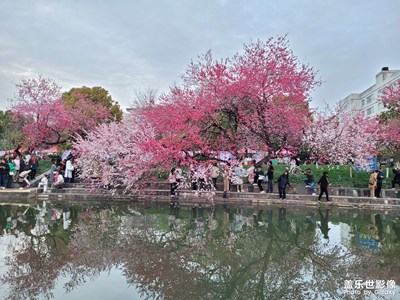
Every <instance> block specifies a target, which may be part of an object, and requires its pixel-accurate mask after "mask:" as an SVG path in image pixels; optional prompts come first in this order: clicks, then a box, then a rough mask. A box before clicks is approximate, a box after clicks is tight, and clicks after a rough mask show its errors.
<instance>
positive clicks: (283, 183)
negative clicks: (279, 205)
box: [277, 171, 290, 200]
mask: <svg viewBox="0 0 400 300" xmlns="http://www.w3.org/2000/svg"><path fill="white" fill-rule="evenodd" d="M277 182H278V190H279V198H280V199H281V200H285V199H286V187H287V186H290V182H289V172H288V171H285V172H284V173H283V174H282V175H281V176H279V177H278V180H277Z"/></svg>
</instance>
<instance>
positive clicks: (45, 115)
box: [11, 75, 110, 147]
mask: <svg viewBox="0 0 400 300" xmlns="http://www.w3.org/2000/svg"><path fill="white" fill-rule="evenodd" d="M16 86H17V89H18V94H17V95H16V96H15V97H14V99H12V101H11V111H12V113H13V117H14V120H15V121H16V122H17V124H19V125H20V127H21V131H22V134H23V136H22V139H23V141H22V142H23V144H25V145H26V146H28V147H35V146H39V145H40V146H46V145H57V144H62V143H65V142H66V141H69V140H70V138H71V136H72V134H74V133H75V132H84V131H87V130H89V129H91V128H93V127H94V126H96V125H97V124H99V123H101V122H104V120H108V119H109V117H110V114H109V112H108V111H107V109H106V108H104V107H102V106H101V105H99V104H95V103H93V102H91V101H88V100H87V99H85V98H84V97H79V95H76V96H77V97H78V98H77V101H76V103H74V104H73V105H66V104H65V102H64V101H63V100H62V99H61V87H60V86H59V85H58V84H57V83H56V82H55V81H54V80H52V79H49V78H44V77H43V76H41V75H39V77H38V78H32V79H23V80H22V81H21V83H20V84H17V85H16Z"/></svg>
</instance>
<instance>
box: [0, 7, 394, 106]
mask: <svg viewBox="0 0 400 300" xmlns="http://www.w3.org/2000/svg"><path fill="white" fill-rule="evenodd" d="M399 12H400V1H399V0H380V1H377V0H362V1H361V0H351V1H345V0H281V1H275V0H248V1H245V0H243V1H238V0H237V1H229V0H219V1H217V0H216V1H211V0H181V1H178V0H169V1H167V0H165V1H163V0H159V1H155V0H153V1H151V0H143V1H136V0H112V1H111V0H110V1H106V0H103V1H100V0H97V1H95V0H81V1H75V0H57V1H56V0H54V1H50V0H35V1H34V0H1V1H0V109H4V108H7V107H8V106H9V102H8V101H7V99H9V98H12V97H13V95H14V93H15V92H16V89H15V84H16V83H18V82H20V81H21V79H22V78H31V77H36V76H37V75H38V74H42V75H43V76H44V77H49V78H53V79H54V80H55V81H56V82H57V83H59V84H60V85H61V86H62V88H63V90H68V89H70V88H71V87H81V86H83V85H85V86H90V87H92V86H101V87H104V88H105V89H107V90H108V91H109V92H110V94H111V96H112V97H113V99H114V100H115V101H118V102H119V103H120V104H121V106H122V107H123V108H126V107H129V105H130V103H132V99H133V97H134V95H135V91H140V90H141V91H143V90H145V89H147V88H151V89H156V90H158V91H159V92H165V91H168V87H170V86H172V85H173V84H174V83H178V84H179V83H180V75H181V74H182V73H183V72H184V71H185V69H186V66H187V65H188V63H189V62H190V60H191V59H196V57H197V56H198V55H200V54H203V53H205V52H206V51H207V50H209V49H211V50H212V51H213V55H214V57H215V58H225V57H230V56H232V55H233V54H234V53H236V52H238V51H241V50H242V48H243V44H244V43H249V42H250V41H251V40H256V39H262V40H266V39H267V38H269V37H276V36H278V35H286V34H287V38H288V40H289V42H290V48H291V49H292V50H293V51H294V53H295V55H296V56H297V57H298V59H299V61H300V62H302V63H306V64H309V65H310V66H312V67H313V68H314V69H315V70H317V71H318V76H319V78H321V80H322V81H323V84H322V86H320V87H318V88H317V89H316V91H315V92H314V93H313V100H312V103H311V105H312V106H313V107H322V106H323V105H324V103H325V102H326V103H332V104H333V103H335V102H337V101H338V100H340V99H343V98H344V97H346V96H347V95H348V94H350V93H352V92H361V91H363V90H365V89H366V88H368V87H369V86H371V85H372V84H373V83H374V81H375V75H376V73H378V72H379V71H380V70H381V68H382V67H384V66H387V67H389V68H390V69H400V17H399Z"/></svg>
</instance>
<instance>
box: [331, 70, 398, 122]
mask: <svg viewBox="0 0 400 300" xmlns="http://www.w3.org/2000/svg"><path fill="white" fill-rule="evenodd" d="M398 80H400V70H389V68H388V67H384V68H382V70H381V71H380V72H379V73H378V74H376V82H375V84H374V85H373V86H371V87H369V88H368V89H366V90H365V91H363V92H361V93H353V94H350V95H348V96H347V97H346V98H344V99H343V100H341V101H339V106H340V107H342V108H343V109H344V110H346V111H348V112H352V113H354V112H358V111H362V112H363V113H364V115H365V116H366V117H373V116H376V115H378V114H379V113H381V112H382V111H384V110H385V109H386V108H385V107H384V106H383V104H382V103H380V102H378V99H379V97H380V93H381V91H382V90H383V89H384V88H385V87H387V86H389V85H394V84H395V83H396V82H397V81H398Z"/></svg>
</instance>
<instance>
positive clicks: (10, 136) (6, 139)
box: [0, 110, 21, 149]
mask: <svg viewBox="0 0 400 300" xmlns="http://www.w3.org/2000/svg"><path fill="white" fill-rule="evenodd" d="M17 125H18V124H16V123H15V122H14V120H13V118H12V112H11V111H10V110H6V111H2V110H1V111H0V148H1V149H13V148H14V147H15V145H17V144H18V143H19V142H20V137H21V131H20V130H19V129H18V128H19V126H17Z"/></svg>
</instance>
